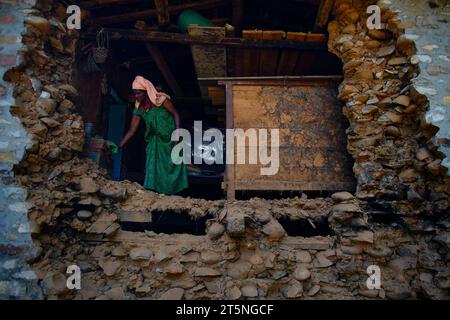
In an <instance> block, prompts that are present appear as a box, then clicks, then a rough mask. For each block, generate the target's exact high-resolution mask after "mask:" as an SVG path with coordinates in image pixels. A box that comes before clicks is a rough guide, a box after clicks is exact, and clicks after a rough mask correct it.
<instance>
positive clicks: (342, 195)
mask: <svg viewBox="0 0 450 320" xmlns="http://www.w3.org/2000/svg"><path fill="white" fill-rule="evenodd" d="M331 198H332V199H333V200H334V202H344V201H349V200H353V199H354V198H355V197H354V196H353V195H352V194H351V193H350V192H347V191H344V192H336V193H333V194H332V195H331Z"/></svg>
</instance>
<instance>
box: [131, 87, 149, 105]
mask: <svg viewBox="0 0 450 320" xmlns="http://www.w3.org/2000/svg"><path fill="white" fill-rule="evenodd" d="M133 94H134V98H135V99H136V101H137V102H139V103H141V102H143V101H144V99H145V95H146V92H145V91H144V90H133Z"/></svg>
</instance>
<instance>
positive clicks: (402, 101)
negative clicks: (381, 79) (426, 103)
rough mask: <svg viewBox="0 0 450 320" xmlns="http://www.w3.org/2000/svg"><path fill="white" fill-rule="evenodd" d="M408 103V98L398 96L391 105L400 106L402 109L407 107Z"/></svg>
mask: <svg viewBox="0 0 450 320" xmlns="http://www.w3.org/2000/svg"><path fill="white" fill-rule="evenodd" d="M410 102H411V98H410V97H408V96H405V95H401V96H398V97H397V98H395V99H394V101H393V103H395V104H399V105H401V106H403V107H407V106H409V104H410Z"/></svg>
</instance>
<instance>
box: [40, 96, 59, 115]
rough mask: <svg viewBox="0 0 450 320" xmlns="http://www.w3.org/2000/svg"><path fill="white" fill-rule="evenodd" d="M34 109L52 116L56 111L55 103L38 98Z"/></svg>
mask: <svg viewBox="0 0 450 320" xmlns="http://www.w3.org/2000/svg"><path fill="white" fill-rule="evenodd" d="M36 107H38V108H41V109H42V110H44V111H45V112H46V113H47V115H52V114H53V113H54V112H55V110H56V101H55V100H53V99H45V98H39V99H38V100H37V101H36Z"/></svg>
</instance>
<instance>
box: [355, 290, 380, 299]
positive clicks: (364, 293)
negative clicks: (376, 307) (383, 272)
mask: <svg viewBox="0 0 450 320" xmlns="http://www.w3.org/2000/svg"><path fill="white" fill-rule="evenodd" d="M358 294H359V295H361V296H363V297H366V298H376V297H378V290H358Z"/></svg>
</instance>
